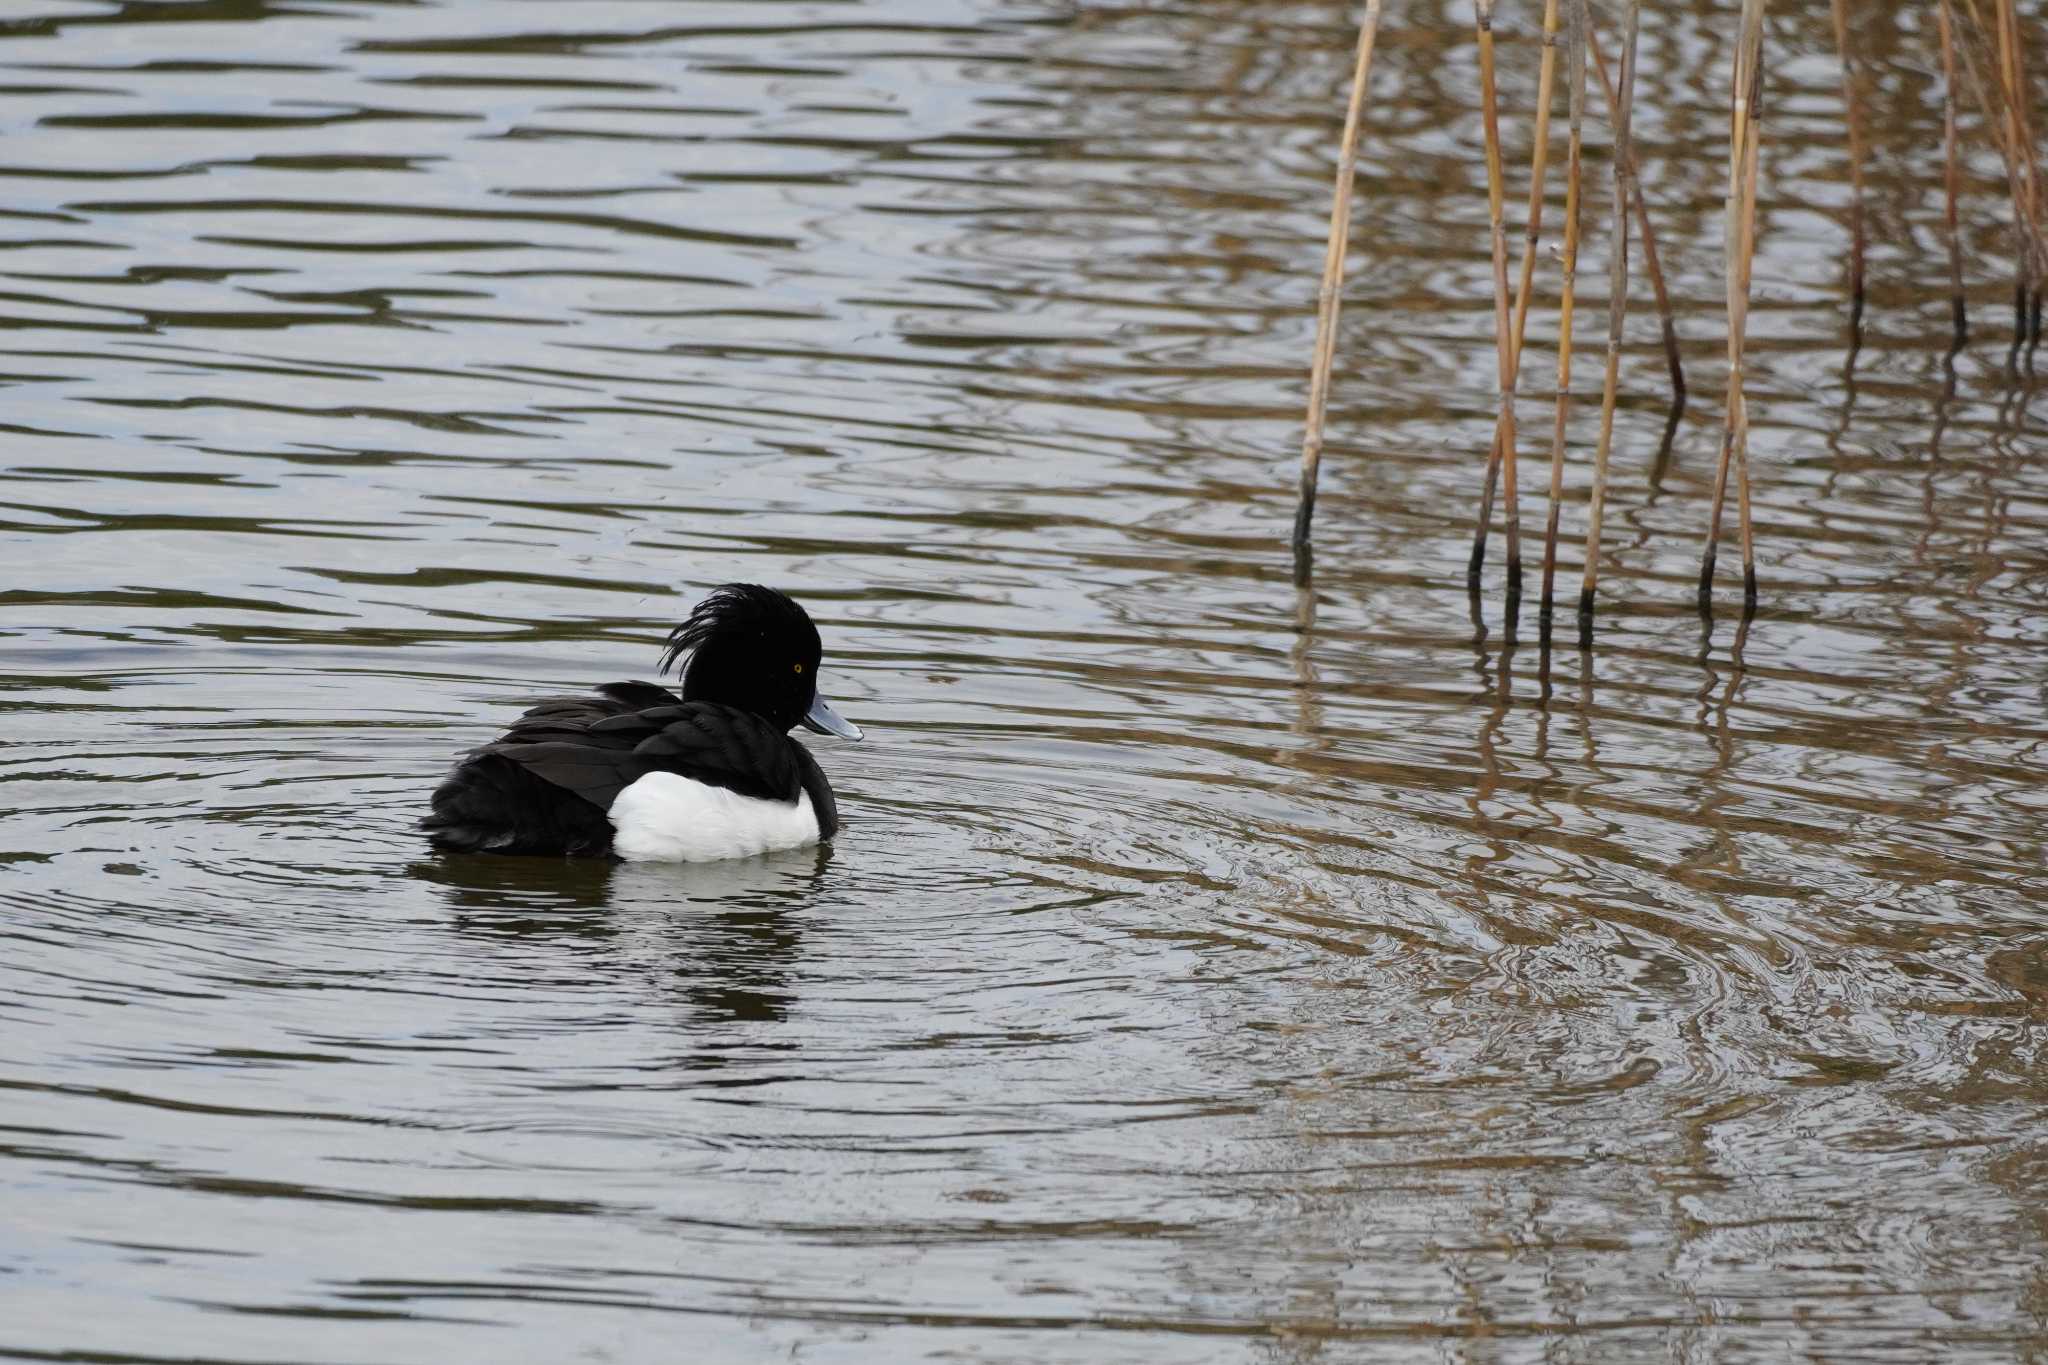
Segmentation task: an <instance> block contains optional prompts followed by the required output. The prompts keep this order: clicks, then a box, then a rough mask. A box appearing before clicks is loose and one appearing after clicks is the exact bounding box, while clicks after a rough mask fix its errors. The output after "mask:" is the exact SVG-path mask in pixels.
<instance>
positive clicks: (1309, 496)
mask: <svg viewBox="0 0 2048 1365" xmlns="http://www.w3.org/2000/svg"><path fill="white" fill-rule="evenodd" d="M1379 26H1380V0H1366V5H1365V16H1364V18H1363V19H1361V20H1360V22H1359V26H1358V57H1357V61H1356V63H1355V64H1354V67H1353V70H1352V73H1351V100H1350V103H1349V104H1348V105H1346V106H1345V110H1344V136H1343V141H1342V143H1341V144H1340V146H1339V149H1338V153H1337V184H1336V189H1335V191H1334V192H1333V194H1332V198H1331V204H1330V235H1329V240H1328V243H1327V245H1326V247H1325V250H1324V255H1323V283H1322V288H1321V290H1320V292H1319V293H1318V294H1317V296H1316V349H1315V356H1314V359H1313V360H1312V361H1311V362H1310V366H1309V380H1308V416H1307V419H1306V422H1305V424H1304V426H1303V429H1302V435H1301V491H1300V500H1299V501H1298V502H1297V504H1296V506H1295V512H1294V564H1295V575H1296V577H1297V578H1300V577H1304V576H1306V574H1307V570H1308V563H1309V526H1310V523H1311V522H1313V521H1314V519H1315V514H1316V480H1317V477H1318V475H1319V474H1320V472H1321V469H1322V463H1323V422H1324V417H1325V414H1326V413H1327V411H1328V409H1329V402H1330V368H1331V365H1332V364H1333V362H1334V361H1335V360H1336V356H1337V317H1338V311H1339V307H1340V305H1341V301H1342V295H1343V284H1344V258H1345V255H1346V253H1347V251H1348V250H1349V248H1350V242H1351V185H1352V180H1353V177H1354V176H1355V174H1356V172H1357V167H1358V130H1359V126H1360V124H1361V122H1362V121H1363V119H1362V113H1363V108H1364V103H1365V86H1366V77H1367V76H1368V75H1369V74H1370V73H1371V71H1372V51H1373V45H1374V41H1375V39H1376V38H1377V36H1378V33H1379Z"/></svg>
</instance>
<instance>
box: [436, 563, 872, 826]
mask: <svg viewBox="0 0 2048 1365" xmlns="http://www.w3.org/2000/svg"><path fill="white" fill-rule="evenodd" d="M823 652H824V651H823V645H822V643H821V642H820V640H819V638H818V628H817V626H816V625H814V624H812V622H811V618H810V614H809V613H808V612H806V611H805V610H804V609H803V607H802V606H800V605H798V603H797V601H796V600H795V599H794V598H792V597H790V596H789V595H788V594H787V593H783V592H779V591H777V590H776V589H774V588H767V587H763V586H761V585H760V584H758V583H726V584H723V585H722V586H720V587H716V588H713V589H712V590H711V591H710V592H709V593H708V594H706V595H705V597H704V598H703V599H702V600H701V601H699V602H698V603H697V604H696V606H695V607H693V608H692V609H691V611H690V614H689V617H688V619H687V620H685V621H684V622H683V623H682V624H681V625H679V626H677V627H676V628H675V629H674V630H673V631H672V632H670V634H669V637H668V643H667V647H666V648H665V649H664V650H663V652H662V656H661V663H660V667H659V671H658V673H657V675H656V676H660V674H663V673H669V672H671V671H673V672H675V673H677V675H678V676H679V677H680V679H681V682H682V693H681V695H680V696H679V695H677V694H676V693H675V692H673V691H671V690H670V689H668V688H666V687H663V686H661V685H659V684H657V683H648V682H615V683H607V684H606V685H604V686H602V687H599V688H597V689H596V690H595V692H594V694H593V695H590V696H585V697H561V698H556V699H553V700H549V701H543V702H541V703H540V704H538V705H536V706H534V707H533V708H532V709H530V710H528V711H527V712H526V713H525V714H524V715H522V716H520V717H519V719H518V720H516V721H514V722H512V726H511V728H510V729H509V730H507V731H506V732H505V734H504V735H503V736H502V737H500V738H498V739H495V740H492V741H491V742H490V743H488V744H485V745H483V746H481V747H480V748H476V749H472V750H471V751H470V752H468V753H467V754H464V755H463V756H462V757H461V758H460V759H459V760H458V761H457V762H456V765H455V768H454V771H452V772H450V773H449V774H448V777H447V778H446V780H444V781H443V782H442V783H441V785H440V786H439V787H438V788H436V789H435V791H434V794H433V796H432V798H431V800H430V806H431V810H430V812H429V814H427V815H426V816H425V817H424V818H423V819H422V820H421V821H420V829H421V831H422V832H423V833H425V835H426V836H427V840H428V842H429V843H431V844H432V845H433V846H434V847H436V848H438V849H441V850H444V851H447V852H455V853H491V854H511V855H553V856H566V857H572V858H605V857H609V858H614V859H619V860H623V861H627V862H692V863H700V862H713V861H717V860H720V859H725V858H745V857H751V856H753V855H754V854H758V853H768V852H773V851H777V850H781V849H792V848H802V847H805V846H807V845H810V844H816V843H820V842H823V841H825V840H828V839H830V838H832V836H833V835H834V834H836V833H837V832H838V829H839V807H838V803H837V802H836V801H835V799H834V798H833V795H832V784H831V783H830V782H828V781H826V780H825V773H824V770H823V769H821V768H820V767H819V766H818V763H817V760H816V759H814V758H812V757H811V753H810V751H809V750H808V749H806V748H805V747H804V746H803V745H802V744H799V743H798V742H797V741H796V740H795V739H793V738H791V737H790V733H789V732H790V731H791V730H792V729H794V728H795V727H796V726H797V725H799V724H801V725H803V726H804V727H805V728H806V729H809V730H814V731H816V732H818V733H820V734H826V735H837V736H840V737H841V738H844V739H850V740H858V739H860V738H861V730H860V727H859V726H857V725H855V724H853V723H852V722H851V721H849V720H847V719H846V718H845V717H843V716H841V715H840V714H839V713H838V712H837V711H835V710H833V709H832V706H831V704H830V703H829V702H827V701H826V700H825V698H824V697H823V696H822V695H820V693H819V691H818V665H819V663H820V661H821V659H822V656H823Z"/></svg>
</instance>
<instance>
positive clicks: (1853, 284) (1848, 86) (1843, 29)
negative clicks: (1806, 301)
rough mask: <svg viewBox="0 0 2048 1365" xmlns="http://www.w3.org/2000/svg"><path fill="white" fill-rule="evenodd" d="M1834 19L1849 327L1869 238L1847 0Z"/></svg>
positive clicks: (1857, 311) (1858, 309)
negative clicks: (1845, 178) (1845, 146)
mask: <svg viewBox="0 0 2048 1365" xmlns="http://www.w3.org/2000/svg"><path fill="white" fill-rule="evenodd" d="M1831 8H1832V9H1833V10H1834V18H1835V51H1836V53H1837V54H1838V55H1839V56H1840V58H1841V64H1842V106H1843V108H1844V109H1845V110H1846V111H1847V119H1848V124H1849V187H1850V199H1849V325H1850V327H1851V328H1852V329H1853V328H1858V327H1861V326H1862V324H1863V303H1864V292H1863V290H1864V255H1865V253H1866V251H1867V249H1868V236H1867V232H1866V228H1865V223H1864V206H1863V201H1864V194H1863V105H1862V102H1861V101H1860V100H1859V99H1858V98H1857V96H1856V58H1855V54H1854V52H1853V51H1852V50H1851V48H1850V46H1849V6H1848V0H1831Z"/></svg>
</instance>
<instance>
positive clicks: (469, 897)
mask: <svg viewBox="0 0 2048 1365" xmlns="http://www.w3.org/2000/svg"><path fill="white" fill-rule="evenodd" d="M831 860H832V846H831V845H830V844H820V845H816V846H814V847H811V848H804V849H795V850H791V851H789V852H787V853H776V854H769V855H766V856H763V857H756V858H734V859H730V860H728V861H725V862H715V863H613V862H605V861H601V860H595V859H582V858H565V859H559V860H557V859H545V858H493V857H485V856H460V855H456V856H444V857H440V858H434V859H430V860H422V861H420V862H417V863H414V864H413V865H412V866H411V868H410V872H411V874H412V876H414V877H415V878H417V879H418V880H420V881H424V882H430V883H433V884H434V885H436V886H437V887H439V888H440V889H441V892H442V894H443V897H444V898H445V900H446V901H447V903H448V907H449V909H450V911H451V913H452V922H453V925H454V928H455V931H456V932H457V933H459V934H464V935H468V936H473V937H478V938H483V939H488V940H493V941H496V942H499V943H500V944H503V943H505V942H506V941H508V940H516V941H520V942H522V943H525V944H527V945H530V946H533V947H542V946H545V945H546V944H547V943H548V942H549V941H556V942H575V941H581V942H582V943H584V944H586V945H589V944H602V945H608V946H607V950H606V952H607V956H608V957H609V958H610V959H612V960H613V961H615V962H617V963H619V964H620V965H625V964H628V963H632V962H639V963H642V964H648V965H652V966H653V967H654V968H655V969H656V970H657V971H658V973H659V974H660V976H661V978H662V980H663V981H664V983H665V984H666V985H667V986H668V987H669V988H670V989H672V990H673V991H674V992H675V993H676V994H677V995H678V996H679V997H680V998H681V999H682V1000H684V1001H685V1002H687V1003H688V1004H689V1005H690V1006H691V1007H692V1012H693V1014H694V1015H696V1016H698V1017H699V1018H700V1019H703V1020H705V1021H709V1022H723V1023H775V1022H779V1021H780V1020H782V1019H783V1018H784V1017H786V1015H787V1014H788V1011H789V1006H790V1003H791V1000H792V991H791V988H790V976H791V972H792V970H793V968H794V966H795V964H796V961H797V957H798V955H799V953H800V951H801V948H802V941H801V934H800V932H799V929H798V926H797V924H796V921H795V920H794V919H793V918H792V912H794V911H796V910H798V909H800V908H802V907H803V906H806V905H809V904H811V903H813V901H814V900H815V899H816V893H817V889H818V887H819V885H820V884H821V883H822V881H823V879H824V874H825V869H826V867H827V866H828V865H829V864H830V862H831Z"/></svg>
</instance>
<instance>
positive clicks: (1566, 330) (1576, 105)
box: [1539, 0, 1591, 646]
mask: <svg viewBox="0 0 2048 1365" xmlns="http://www.w3.org/2000/svg"><path fill="white" fill-rule="evenodd" d="M1586 3H1587V0H1572V19H1571V32H1570V36H1569V37H1568V39H1567V40H1566V46H1565V51H1566V53H1567V56H1566V63H1565V64H1566V68H1567V79H1568V80H1569V82H1570V96H1569V98H1570V109H1571V138H1570V141H1569V143H1568V144H1567V150H1566V152H1565V173H1564V265H1563V274H1564V278H1563V281H1562V283H1561V284H1560V286H1559V291H1558V293H1559V300H1558V318H1557V410H1556V416H1555V418H1554V420H1553V423H1552V426H1551V430H1550V510H1549V517H1548V520H1547V521H1546V522H1545V523H1544V527H1543V603H1542V607H1541V609H1540V616H1539V619H1540V620H1541V622H1542V637H1543V642H1544V644H1545V645H1546V646H1547V645H1548V644H1549V642H1550V619H1551V593H1552V590H1553V588H1554V586H1555V584H1556V581H1557V529H1558V516H1559V512H1560V510H1561V507H1562V504H1563V500H1564V435H1565V421H1566V418H1567V417H1569V415H1570V413H1571V401H1572V315H1573V312H1574V310H1575V308H1576V306H1577V301H1578V283H1579V210H1580V192H1579V183H1580V179H1581V177H1582V175H1583V168H1584V159H1583V156H1582V149H1583V147H1584V141H1585V126H1586V48H1587V37H1588V35H1589V33H1590V31H1591V26H1590V24H1589V23H1588V21H1587V17H1586Z"/></svg>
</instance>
